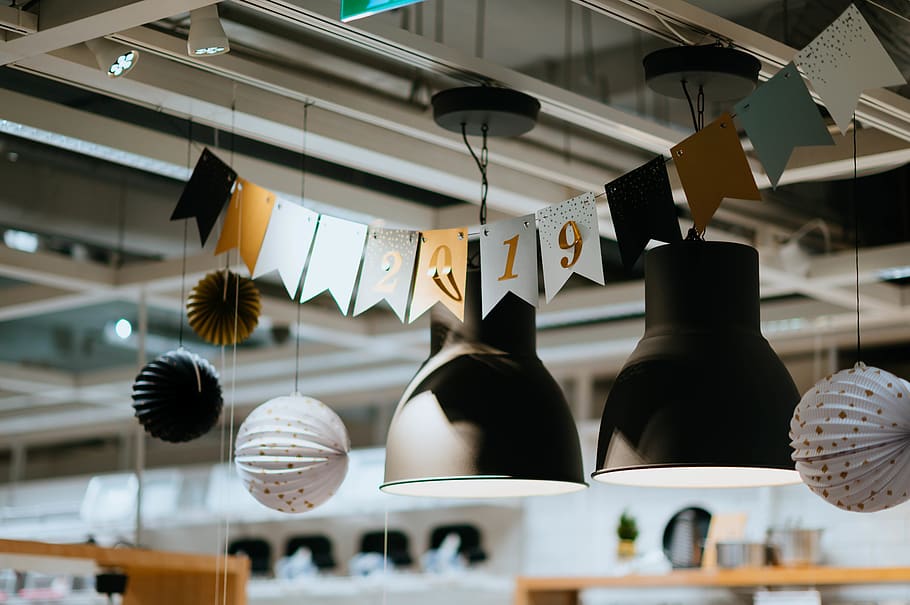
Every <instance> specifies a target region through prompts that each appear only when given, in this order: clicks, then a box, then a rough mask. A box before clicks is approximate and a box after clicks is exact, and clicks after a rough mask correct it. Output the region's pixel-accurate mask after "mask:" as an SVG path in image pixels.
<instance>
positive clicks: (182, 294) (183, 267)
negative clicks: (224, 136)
mask: <svg viewBox="0 0 910 605" xmlns="http://www.w3.org/2000/svg"><path fill="white" fill-rule="evenodd" d="M192 155H193V118H190V121H189V126H188V128H187V136H186V168H187V170H189V169H190V162H191V161H192ZM188 229H189V221H183V261H182V263H181V267H180V314H179V316H178V318H177V325H178V327H177V346H178V348H181V349H182V348H183V324H184V323H186V320H185V317H186V315H185V314H186V240H187V234H188Z"/></svg>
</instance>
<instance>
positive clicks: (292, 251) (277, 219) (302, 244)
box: [253, 199, 319, 299]
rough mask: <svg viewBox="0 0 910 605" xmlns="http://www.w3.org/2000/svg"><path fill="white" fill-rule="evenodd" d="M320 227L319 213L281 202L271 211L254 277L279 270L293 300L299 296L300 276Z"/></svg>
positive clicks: (287, 202)
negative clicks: (317, 228) (317, 229)
mask: <svg viewBox="0 0 910 605" xmlns="http://www.w3.org/2000/svg"><path fill="white" fill-rule="evenodd" d="M318 224H319V213H318V212H313V211H312V210H309V209H307V208H304V207H303V206H298V205H297V204H294V203H293V202H289V201H287V200H282V199H279V200H278V201H277V202H276V203H275V208H274V209H273V210H272V218H270V219H269V228H268V229H266V231H265V238H264V239H263V241H262V248H261V249H260V250H259V259H258V260H257V261H256V269H255V270H254V271H253V277H254V278H257V277H261V276H263V275H265V274H266V273H270V272H271V271H274V270H275V269H278V275H279V276H280V277H281V283H283V284H284V287H285V289H286V290H287V291H288V296H290V297H291V299H293V298H294V297H295V296H296V295H297V287H298V286H299V285H300V276H301V275H303V268H304V267H305V266H306V260H307V257H308V256H309V254H310V245H311V244H312V243H313V236H314V235H316V226H317V225H318Z"/></svg>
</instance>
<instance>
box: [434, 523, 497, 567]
mask: <svg viewBox="0 0 910 605" xmlns="http://www.w3.org/2000/svg"><path fill="white" fill-rule="evenodd" d="M449 534H456V535H458V537H459V538H461V545H460V546H459V547H458V554H460V555H462V556H463V557H464V558H465V559H467V561H468V564H469V565H473V564H475V563H480V562H481V561H486V560H487V553H485V552H484V550H483V548H481V546H480V530H479V529H477V526H475V525H469V524H467V523H464V524H458V525H440V526H438V527H435V528H434V529H433V531H432V532H430V548H431V549H433V550H435V549H437V548H439V546H440V545H441V544H442V541H443V540H445V537H446V536H448V535H449Z"/></svg>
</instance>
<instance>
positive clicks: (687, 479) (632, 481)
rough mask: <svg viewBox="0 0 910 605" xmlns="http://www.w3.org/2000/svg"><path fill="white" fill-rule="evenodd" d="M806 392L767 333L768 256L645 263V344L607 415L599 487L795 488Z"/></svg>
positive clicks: (741, 251) (736, 247)
mask: <svg viewBox="0 0 910 605" xmlns="http://www.w3.org/2000/svg"><path fill="white" fill-rule="evenodd" d="M799 399H800V397H799V392H798V391H797V390H796V386H795V385H794V384H793V379H792V378H791V377H790V374H789V373H788V372H787V369H786V368H785V367H784V365H783V363H781V361H780V359H779V358H778V357H777V355H776V354H775V353H774V351H773V350H772V349H771V346H770V345H769V344H768V341H766V340H765V338H764V337H763V336H762V334H761V331H760V328H759V291H758V253H757V252H756V251H755V249H754V248H751V247H749V246H744V245H741V244H733V243H726V242H706V241H703V240H686V241H680V242H678V243H673V244H669V245H666V246H661V247H658V248H655V249H653V250H651V251H650V252H649V253H648V255H647V257H646V261H645V334H644V337H643V338H642V339H641V341H640V342H639V343H638V346H637V347H636V348H635V350H634V351H633V352H632V355H631V356H630V357H629V359H628V360H627V361H626V364H625V366H624V367H623V369H622V371H621V372H620V373H619V376H618V377H617V378H616V382H615V383H614V385H613V388H612V389H611V391H610V394H609V396H608V398H607V402H606V405H605V407H604V412H603V418H602V420H601V425H600V436H599V440H598V444H597V470H596V471H595V472H594V473H593V475H592V476H593V478H594V479H596V480H598V481H602V482H605V483H617V484H625V485H639V486H660V487H746V486H756V485H781V484H786V483H796V482H798V481H799V475H798V474H797V473H796V471H795V469H794V464H793V461H792V460H791V459H790V447H789V442H790V439H789V436H788V429H789V420H790V416H791V414H792V411H793V407H794V406H795V405H796V403H797V402H799Z"/></svg>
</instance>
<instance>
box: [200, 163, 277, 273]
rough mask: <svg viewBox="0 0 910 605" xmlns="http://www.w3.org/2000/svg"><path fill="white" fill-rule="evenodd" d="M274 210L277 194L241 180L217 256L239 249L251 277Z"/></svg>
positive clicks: (226, 215)
mask: <svg viewBox="0 0 910 605" xmlns="http://www.w3.org/2000/svg"><path fill="white" fill-rule="evenodd" d="M274 207H275V194H274V193H272V192H271V191H269V190H268V189H266V188H264V187H260V186H259V185H257V184H256V183H251V182H250V181H248V180H246V179H244V178H243V177H239V178H238V179H237V184H236V186H235V187H234V195H232V196H231V201H230V203H229V204H228V210H227V214H225V216H224V226H223V227H222V228H221V237H219V238H218V244H217V245H216V246H215V254H221V253H222V252H227V251H228V250H231V249H233V248H239V249H240V258H242V259H243V262H244V263H245V264H246V268H247V269H249V271H250V275H252V274H253V270H254V269H255V268H256V261H257V260H258V258H259V250H260V248H262V240H263V238H264V237H265V231H266V229H267V228H268V226H269V217H271V216H272V209H273V208H274Z"/></svg>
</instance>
